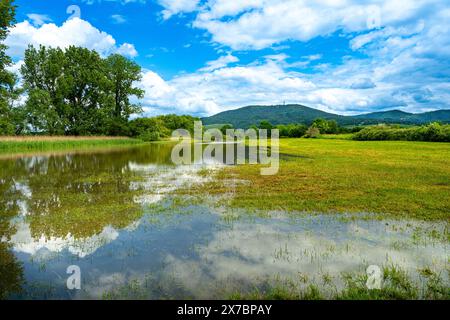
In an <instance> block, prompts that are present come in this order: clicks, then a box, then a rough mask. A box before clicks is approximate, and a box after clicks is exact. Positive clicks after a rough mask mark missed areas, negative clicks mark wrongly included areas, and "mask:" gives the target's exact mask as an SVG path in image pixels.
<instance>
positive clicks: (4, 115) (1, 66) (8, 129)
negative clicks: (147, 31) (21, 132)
mask: <svg viewBox="0 0 450 320" xmlns="http://www.w3.org/2000/svg"><path fill="white" fill-rule="evenodd" d="M13 3H14V1H12V0H2V1H0V134H2V133H13V132H14V126H13V124H12V123H13V120H14V119H15V117H16V113H15V112H14V110H13V109H12V102H13V101H14V99H15V98H17V96H18V93H19V92H18V91H17V90H16V89H15V84H16V82H17V78H16V76H15V75H14V74H13V73H12V72H9V71H8V70H6V68H7V67H9V66H11V63H12V61H11V58H10V57H8V56H7V55H6V49H7V47H6V46H5V45H4V44H3V41H4V40H5V39H6V37H7V36H8V29H9V27H11V26H12V25H13V23H14V14H15V10H16V7H15V6H14V5H13Z"/></svg>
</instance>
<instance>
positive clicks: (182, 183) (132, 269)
mask: <svg viewBox="0 0 450 320" xmlns="http://www.w3.org/2000/svg"><path fill="white" fill-rule="evenodd" d="M172 147H173V145H172V144H164V143H159V144H151V145H147V146H144V147H131V148H125V149H124V148H121V149H119V150H103V151H91V152H85V153H71V154H53V155H51V154H42V155H31V156H26V155H25V156H17V157H10V158H6V157H3V158H0V194H1V197H0V240H1V241H0V257H1V262H0V268H1V273H0V284H1V286H0V298H6V299H83V298H86V299H105V298H106V299H108V298H111V299H120V298H152V299H161V298H164V299H165V298H229V297H230V296H232V295H233V294H235V293H239V294H246V293H251V292H253V291H254V290H255V289H256V290H261V291H264V290H265V288H267V287H268V286H271V285H275V284H277V283H278V284H279V283H282V284H284V285H286V283H289V284H293V283H295V284H296V285H298V287H296V289H295V290H300V289H301V288H302V287H305V286H308V285H310V284H315V285H317V286H318V287H319V288H320V289H321V290H323V292H324V293H325V294H330V295H331V294H332V293H333V292H338V291H339V290H340V289H342V288H343V287H344V286H345V283H344V280H343V277H342V275H344V274H347V273H359V274H363V275H364V274H365V270H366V268H367V267H368V266H369V265H375V266H387V265H392V266H397V267H399V268H402V269H403V270H405V271H406V272H407V273H408V274H409V275H411V276H412V277H413V278H415V277H416V278H417V277H419V275H420V274H421V273H423V272H424V271H423V270H431V271H430V272H437V273H439V274H440V276H441V277H442V281H444V284H445V286H446V287H447V288H448V273H447V272H448V268H449V267H448V262H449V254H448V253H449V250H448V249H449V246H448V240H445V239H442V238H439V237H435V236H431V234H434V233H431V232H428V231H429V230H432V231H433V232H437V233H438V234H443V233H445V232H447V230H444V229H443V228H444V227H443V226H440V225H438V224H433V223H426V222H417V221H404V220H402V221H387V220H383V221H378V220H368V219H362V218H361V219H359V218H354V217H353V218H348V219H344V218H343V217H342V216H340V217H334V216H332V215H320V214H317V215H307V214H300V213H299V214H288V213H285V212H266V213H265V214H258V215H255V214H253V213H250V212H246V211H245V210H236V209H231V208H227V207H223V206H222V207H217V206H214V205H211V202H210V201H208V199H207V197H206V196H205V199H204V200H205V201H204V203H198V202H196V203H195V204H192V203H191V204H189V203H185V204H181V205H180V204H178V205H175V204H174V203H173V201H172V198H171V197H172V193H173V192H174V191H177V190H182V189H183V188H191V187H192V186H194V185H198V184H202V183H204V182H207V181H209V180H210V179H214V174H213V173H214V170H221V168H220V167H217V166H212V167H210V166H211V165H210V166H208V168H212V171H208V172H209V174H207V175H205V174H204V170H203V169H204V166H198V165H190V166H189V165H183V166H174V165H172V163H171V161H170V155H171V150H172ZM69 266H77V267H79V270H80V276H81V277H80V279H81V281H80V289H79V290H70V289H69V288H68V286H67V279H68V278H69V277H70V274H68V273H67V269H68V267H69Z"/></svg>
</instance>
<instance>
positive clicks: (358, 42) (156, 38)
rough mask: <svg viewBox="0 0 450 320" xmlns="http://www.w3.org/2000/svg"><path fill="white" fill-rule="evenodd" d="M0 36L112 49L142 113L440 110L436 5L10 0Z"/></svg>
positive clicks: (14, 41)
mask: <svg viewBox="0 0 450 320" xmlns="http://www.w3.org/2000/svg"><path fill="white" fill-rule="evenodd" d="M16 4H17V5H18V6H19V8H18V12H17V24H16V26H15V27H14V28H12V29H11V33H10V35H9V37H8V38H7V41H6V42H7V45H8V46H9V49H8V53H9V54H10V55H11V56H13V58H14V61H15V63H16V64H15V66H13V67H12V69H13V70H17V69H18V66H20V63H21V60H22V59H23V54H24V50H25V48H26V47H27V46H28V44H34V45H37V44H45V45H47V46H59V47H66V46H69V45H78V46H84V47H87V48H89V49H94V50H97V51H98V52H99V53H100V54H101V55H104V56H106V55H108V54H111V53H115V52H118V53H121V54H123V55H125V56H127V57H129V58H131V59H134V60H135V61H136V62H137V63H139V64H140V65H141V66H142V68H143V79H142V81H141V83H139V86H141V87H143V88H144V89H145V90H146V95H145V98H144V99H143V100H142V101H141V103H142V105H143V107H144V110H145V112H146V114H147V115H155V114H165V113H178V114H193V115H199V116H204V115H211V114H215V113H217V112H220V111H224V110H228V109H234V108H238V107H242V106H245V105H252V104H264V105H269V104H282V103H299V104H304V105H307V106H311V107H314V108H318V109H321V110H324V111H330V112H335V113H340V114H357V113H365V112H371V111H379V110H387V109H401V110H404V111H409V112H422V111H428V110H436V109H450V4H449V2H448V1H447V0H399V1H388V0H386V1H385V0H360V1H353V0H33V1H30V0H16Z"/></svg>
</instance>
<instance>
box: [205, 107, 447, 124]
mask: <svg viewBox="0 0 450 320" xmlns="http://www.w3.org/2000/svg"><path fill="white" fill-rule="evenodd" d="M317 118H323V119H327V120H336V121H337V122H338V123H339V124H340V125H362V124H376V123H401V124H422V123H428V122H433V121H441V122H445V123H450V110H438V111H432V112H425V113H418V114H414V113H407V112H404V111H400V110H390V111H384V112H374V113H368V114H362V115H357V116H342V115H337V114H333V113H328V112H324V111H320V110H317V109H313V108H309V107H306V106H303V105H278V106H248V107H243V108H239V109H236V110H229V111H225V112H221V113H219V114H216V115H214V116H211V117H206V118H203V119H202V121H203V124H205V125H213V124H218V123H229V124H232V125H233V126H234V127H235V128H248V127H250V126H252V125H254V124H259V123H260V122H261V121H263V120H266V121H269V122H270V123H272V124H273V125H278V124H290V123H303V124H306V125H309V124H310V123H312V122H313V121H314V120H315V119H317Z"/></svg>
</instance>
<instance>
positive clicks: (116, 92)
mask: <svg viewBox="0 0 450 320" xmlns="http://www.w3.org/2000/svg"><path fill="white" fill-rule="evenodd" d="M105 64H106V70H107V78H108V79H109V89H110V91H111V96H110V97H111V101H110V102H111V114H110V115H111V117H110V119H109V120H110V121H109V133H110V134H115V135H117V134H125V133H126V132H125V131H126V124H127V122H128V119H129V117H130V115H132V114H134V113H140V112H142V109H141V107H140V106H139V105H137V104H134V103H132V102H131V99H130V98H131V97H133V96H134V97H136V98H142V97H143V96H144V91H143V90H142V89H140V88H137V87H135V83H136V82H137V81H139V80H141V77H142V76H141V67H140V66H139V65H138V64H136V63H135V62H133V61H130V60H128V59H127V58H125V57H123V56H121V55H119V54H113V55H111V56H109V57H108V58H107V59H106V61H105Z"/></svg>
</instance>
